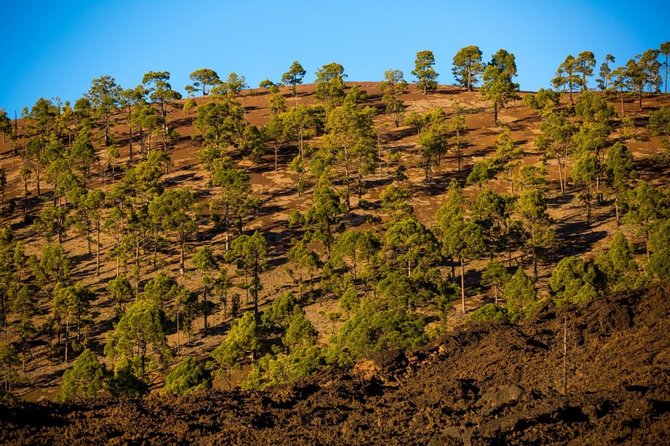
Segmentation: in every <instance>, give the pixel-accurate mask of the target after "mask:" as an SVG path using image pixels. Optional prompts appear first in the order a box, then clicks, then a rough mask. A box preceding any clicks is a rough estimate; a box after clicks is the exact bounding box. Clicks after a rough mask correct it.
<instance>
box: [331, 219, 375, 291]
mask: <svg viewBox="0 0 670 446" xmlns="http://www.w3.org/2000/svg"><path fill="white" fill-rule="evenodd" d="M380 247H381V241H380V240H379V237H377V236H376V235H375V234H374V233H372V232H371V231H369V230H368V231H354V230H349V231H346V232H344V233H342V234H341V235H340V236H339V237H338V239H337V242H336V243H335V246H334V249H333V259H332V260H333V261H335V262H336V263H340V262H341V263H343V264H344V265H345V266H346V267H347V269H349V270H350V271H351V272H352V274H353V279H354V280H356V279H357V277H358V273H359V269H360V263H361V261H365V262H367V263H368V264H369V262H370V261H371V259H372V257H373V256H374V255H375V254H376V253H377V252H379V250H380Z"/></svg>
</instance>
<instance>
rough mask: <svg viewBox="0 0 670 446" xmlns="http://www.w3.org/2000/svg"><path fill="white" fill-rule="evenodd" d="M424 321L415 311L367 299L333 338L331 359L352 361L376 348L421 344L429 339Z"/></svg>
mask: <svg viewBox="0 0 670 446" xmlns="http://www.w3.org/2000/svg"><path fill="white" fill-rule="evenodd" d="M424 324H425V322H424V320H423V318H421V317H420V316H418V315H417V314H415V313H414V312H411V311H409V310H407V309H404V308H385V307H384V306H383V305H381V304H380V303H378V302H375V301H374V300H370V299H366V300H364V301H362V302H361V305H360V307H359V309H358V311H357V312H356V313H355V314H354V315H352V316H351V318H350V319H349V320H347V321H346V322H345V323H344V324H343V325H342V327H341V328H340V331H339V332H338V334H337V335H335V336H334V337H333V338H332V339H331V344H330V347H329V350H328V352H327V359H328V362H330V363H336V364H340V365H344V364H351V363H352V362H354V361H356V360H357V359H359V358H361V357H363V356H366V355H369V354H370V353H373V352H376V351H387V350H392V349H406V348H411V347H417V346H419V345H421V344H422V343H423V342H424V341H425V338H424V334H423V327H424Z"/></svg>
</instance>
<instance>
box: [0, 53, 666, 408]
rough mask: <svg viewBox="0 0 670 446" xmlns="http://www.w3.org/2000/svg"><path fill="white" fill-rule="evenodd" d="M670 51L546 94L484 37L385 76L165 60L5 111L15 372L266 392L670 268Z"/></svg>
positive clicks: (5, 367)
mask: <svg viewBox="0 0 670 446" xmlns="http://www.w3.org/2000/svg"><path fill="white" fill-rule="evenodd" d="M669 54H670V43H663V44H662V45H660V47H659V49H649V50H647V51H645V52H643V53H642V54H640V55H638V56H635V57H633V58H631V59H630V60H627V61H624V60H615V59H614V57H613V56H611V55H609V54H608V55H606V56H605V55H603V56H600V55H599V57H603V58H602V60H598V59H597V58H596V55H594V54H593V53H592V52H590V51H583V52H580V53H578V54H576V56H573V55H568V56H567V57H566V58H565V60H564V61H563V62H561V63H560V65H559V66H557V67H556V75H555V77H554V78H553V79H547V85H549V84H550V85H551V86H552V87H553V88H547V89H541V90H539V91H538V92H525V91H521V90H520V85H519V84H518V83H517V82H516V81H515V78H516V77H517V64H516V56H515V54H512V53H511V52H509V51H506V50H504V49H500V50H498V51H497V52H496V53H494V54H490V55H485V54H483V53H482V51H481V50H480V49H479V48H478V47H477V46H474V45H471V46H467V47H465V48H463V49H461V50H459V51H458V52H457V53H456V54H455V55H441V54H437V55H436V54H433V52H432V51H430V50H422V51H418V52H417V53H416V59H415V65H414V67H415V68H414V70H413V71H412V72H411V73H407V77H406V74H405V73H403V72H402V71H400V70H398V69H395V68H393V67H389V69H388V70H387V71H386V72H384V73H379V80H380V81H379V82H350V81H347V73H346V67H343V66H342V65H340V64H339V63H336V62H332V63H329V64H326V65H323V66H322V67H320V68H317V69H316V70H315V81H314V84H310V85H305V84H304V83H303V81H304V78H305V75H306V73H307V70H306V68H304V67H303V66H302V65H301V63H300V62H299V61H294V62H292V63H287V71H286V72H285V73H283V74H281V73H278V74H277V76H276V80H271V79H266V80H264V81H263V82H261V83H260V85H259V86H258V87H257V88H251V87H250V86H249V85H247V82H246V79H245V77H244V76H242V75H239V74H237V73H234V72H233V73H230V74H229V75H228V76H220V75H219V74H218V73H216V72H215V71H214V70H212V69H208V68H200V69H196V70H195V71H193V72H192V73H191V75H190V80H191V82H192V83H191V84H189V85H187V86H185V88H184V89H185V91H186V92H187V94H188V96H187V97H182V94H181V93H180V92H179V88H178V87H177V86H175V85H172V83H171V76H170V73H169V72H167V71H150V72H148V73H146V74H145V75H144V77H143V78H142V79H140V80H139V81H141V82H140V83H139V84H138V85H136V86H132V85H126V86H121V85H118V84H117V82H116V80H115V79H114V77H112V76H109V75H104V76H101V77H99V78H96V79H93V81H92V82H91V85H90V88H89V90H88V92H87V93H85V94H84V95H83V96H82V97H81V98H79V99H77V100H76V101H74V102H68V101H65V102H63V101H61V100H60V99H58V98H52V99H44V98H42V99H39V100H38V101H37V102H36V103H35V104H33V105H31V106H29V107H26V108H24V109H23V110H22V111H21V112H20V114H18V115H17V116H11V115H10V114H8V113H7V112H5V111H2V112H0V133H1V134H2V141H1V143H0V213H1V216H0V330H1V333H0V336H1V337H0V378H1V380H0V381H1V385H2V387H1V388H0V393H2V394H3V395H5V396H7V397H9V396H10V395H14V396H17V397H20V398H25V399H28V400H37V399H40V398H47V399H52V400H59V401H83V400H85V399H90V398H94V397H99V396H111V397H114V398H125V397H135V396H141V395H144V394H147V393H154V394H158V395H161V396H165V397H166V398H167V395H177V396H181V395H185V394H188V393H190V392H193V391H196V390H203V389H210V388H212V387H214V388H217V389H222V390H227V389H233V388H235V387H241V388H242V389H264V388H268V387H270V386H274V385H277V384H285V383H289V382H293V381H296V380H298V379H300V378H303V377H306V376H309V375H312V374H314V373H317V372H320V371H323V370H325V369H327V368H329V367H332V366H335V367H344V366H352V365H355V364H358V363H360V361H361V360H363V359H364V358H367V357H369V356H370V355H374V354H375V353H378V352H388V351H392V350H403V351H412V350H414V349H417V348H420V347H422V346H425V345H426V344H428V343H430V342H431V341H433V340H435V339H439V338H440V337H442V336H444V335H445V334H447V333H449V332H452V331H453V330H454V328H455V327H460V326H463V325H467V324H473V325H476V324H478V323H482V322H485V323H494V324H508V325H514V324H522V323H524V321H525V320H527V319H528V318H531V317H532V316H533V314H534V313H536V312H537V311H539V309H541V308H542V307H544V306H546V305H547V304H548V303H550V302H553V303H554V304H555V305H556V306H557V307H558V308H563V309H567V310H565V311H566V314H568V315H569V314H570V312H571V311H577V310H576V309H579V308H581V307H583V306H584V305H586V304H588V303H589V302H592V301H593V300H595V299H598V298H599V297H602V296H605V295H610V294H612V293H618V292H622V291H627V290H639V289H644V288H647V287H649V286H651V285H652V284H654V283H657V282H662V281H665V280H668V279H670V189H668V183H669V181H670V96H669V95H668V94H667V81H668V69H669V68H670V67H669V66H668V55H669ZM449 56H451V57H453V59H452V73H453V76H454V78H455V79H456V82H457V85H453V86H451V85H450V86H447V85H444V84H440V75H439V73H438V72H437V71H436V70H435V63H436V59H437V58H443V57H444V58H449ZM518 57H523V55H522V54H519V55H518ZM288 62H290V61H288ZM157 68H160V67H157ZM54 93H57V92H54ZM567 320H568V316H566V327H567V324H568V322H567ZM566 330H567V328H566ZM566 370H567V369H566ZM566 373H567V372H566ZM566 379H567V378H566ZM564 390H565V388H564Z"/></svg>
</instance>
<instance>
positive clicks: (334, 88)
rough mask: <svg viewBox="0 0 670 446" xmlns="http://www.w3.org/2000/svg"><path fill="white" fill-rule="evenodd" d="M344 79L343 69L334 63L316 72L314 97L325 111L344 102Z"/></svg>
mask: <svg viewBox="0 0 670 446" xmlns="http://www.w3.org/2000/svg"><path fill="white" fill-rule="evenodd" d="M346 77H347V75H346V74H344V67H343V66H342V65H340V64H338V63H335V62H332V63H329V64H326V65H324V66H322V67H321V68H319V69H318V70H317V71H316V79H315V80H314V84H315V85H316V91H315V93H314V96H315V97H316V98H317V99H318V100H319V101H321V102H323V103H324V104H325V106H326V109H328V110H332V109H333V108H334V107H335V106H337V105H340V104H341V103H342V101H343V100H344V78H346Z"/></svg>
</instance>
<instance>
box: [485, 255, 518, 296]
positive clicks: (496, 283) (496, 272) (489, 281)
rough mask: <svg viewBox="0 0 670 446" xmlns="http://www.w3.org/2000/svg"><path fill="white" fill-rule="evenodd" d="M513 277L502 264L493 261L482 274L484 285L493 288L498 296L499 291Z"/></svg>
mask: <svg viewBox="0 0 670 446" xmlns="http://www.w3.org/2000/svg"><path fill="white" fill-rule="evenodd" d="M511 277H512V276H511V275H510V274H509V273H508V272H507V269H506V268H505V267H504V266H503V264H502V263H500V262H498V261H496V260H491V261H489V263H488V264H487V265H486V269H485V270H484V272H483V273H482V285H488V286H493V287H494V288H495V291H496V296H497V290H498V289H501V288H502V287H503V285H504V284H506V283H507V282H508V281H509V279H510V278H511Z"/></svg>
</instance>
